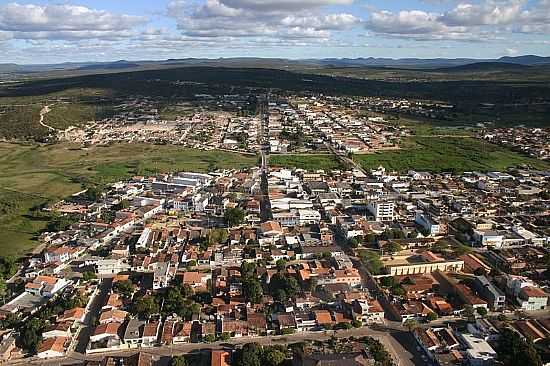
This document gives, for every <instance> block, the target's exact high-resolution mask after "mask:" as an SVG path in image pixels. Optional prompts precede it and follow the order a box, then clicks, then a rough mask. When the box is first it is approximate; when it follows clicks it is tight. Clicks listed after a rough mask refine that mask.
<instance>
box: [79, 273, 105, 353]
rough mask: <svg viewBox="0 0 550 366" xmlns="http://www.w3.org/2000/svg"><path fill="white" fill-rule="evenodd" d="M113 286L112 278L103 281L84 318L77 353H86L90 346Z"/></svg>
mask: <svg viewBox="0 0 550 366" xmlns="http://www.w3.org/2000/svg"><path fill="white" fill-rule="evenodd" d="M112 284H113V279H112V278H104V279H103V280H101V284H100V285H99V292H98V294H97V295H96V296H95V297H94V300H93V302H92V304H91V305H90V307H89V309H88V312H87V313H86V315H85V317H84V325H83V326H82V328H81V329H80V333H79V334H78V343H77V345H76V347H75V351H76V352H77V353H82V354H84V353H86V347H87V346H88V341H89V340H90V336H91V335H92V331H93V329H94V323H95V320H96V319H98V317H99V312H100V311H101V308H102V307H103V305H104V304H105V301H106V299H107V295H108V294H109V291H110V289H111V286H112Z"/></svg>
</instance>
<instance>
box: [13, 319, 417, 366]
mask: <svg viewBox="0 0 550 366" xmlns="http://www.w3.org/2000/svg"><path fill="white" fill-rule="evenodd" d="M365 336H370V337H373V338H375V339H378V340H379V341H380V342H382V344H384V346H385V347H386V349H387V350H388V352H390V354H391V355H392V357H393V358H394V359H395V360H396V361H397V363H396V364H397V365H399V366H412V365H425V362H424V361H423V360H422V358H421V355H420V354H419V352H418V351H417V350H416V348H415V342H414V338H413V337H412V336H411V334H410V333H408V332H406V331H405V330H402V329H400V328H396V327H391V326H389V327H388V326H373V327H362V328H357V329H350V330H337V331H321V332H303V333H295V334H291V335H284V336H264V337H242V338H231V339H230V340H228V341H226V342H215V343H184V344H178V345H163V346H160V347H149V348H139V349H138V348H132V349H125V350H119V351H113V352H103V353H100V354H82V353H79V352H74V351H73V352H70V353H69V354H68V355H67V356H65V357H62V358H52V359H49V360H47V359H46V360H44V359H36V358H34V359H31V360H28V359H25V360H20V361H15V362H13V364H18V365H22V364H31V365H43V366H50V365H51V366H54V365H75V364H79V363H82V362H84V361H99V360H101V359H103V358H104V357H106V356H130V355H133V354H135V353H137V352H144V353H147V354H150V355H152V356H154V357H156V358H162V357H170V356H176V355H183V354H188V353H195V352H197V351H200V350H210V349H232V348H234V347H236V346H239V345H243V344H246V343H250V342H256V343H259V344H262V345H271V344H290V343H296V342H304V341H311V340H316V341H323V340H328V339H330V338H331V337H336V338H349V337H356V338H358V337H365Z"/></svg>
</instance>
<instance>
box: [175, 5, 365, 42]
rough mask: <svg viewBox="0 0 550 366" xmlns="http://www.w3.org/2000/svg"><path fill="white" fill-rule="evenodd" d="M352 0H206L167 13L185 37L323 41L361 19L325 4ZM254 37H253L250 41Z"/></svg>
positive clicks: (177, 6)
mask: <svg viewBox="0 0 550 366" xmlns="http://www.w3.org/2000/svg"><path fill="white" fill-rule="evenodd" d="M352 1H353V0H300V1H297V0H278V1H274V0H206V1H204V2H203V3H200V4H199V5H190V4H188V3H187V2H185V0H183V1H182V0H173V1H171V2H170V3H169V4H168V8H167V14H168V15H169V16H171V17H173V18H174V19H175V20H176V23H177V27H178V29H179V30H181V32H182V34H183V35H184V36H186V37H196V38H219V39H220V40H221V39H222V38H224V37H232V42H233V43H235V44H239V42H256V41H258V40H259V38H262V39H263V41H265V40H266V39H270V42H271V41H273V40H286V41H288V40H291V39H295V40H305V39H308V40H309V41H308V42H319V41H326V40H327V39H329V38H330V37H331V32H336V31H341V30H346V29H350V28H352V27H353V26H355V25H356V24H358V23H359V22H360V19H359V18H358V17H356V16H354V15H352V14H347V13H329V14H326V13H324V12H323V10H324V9H323V8H324V7H326V6H328V5H346V4H351V3H352ZM253 38H256V39H255V40H253Z"/></svg>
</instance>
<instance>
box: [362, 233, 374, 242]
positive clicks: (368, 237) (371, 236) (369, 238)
mask: <svg viewBox="0 0 550 366" xmlns="http://www.w3.org/2000/svg"><path fill="white" fill-rule="evenodd" d="M365 242H366V243H368V244H371V245H374V244H376V235H375V234H374V233H368V234H367V235H366V236H365Z"/></svg>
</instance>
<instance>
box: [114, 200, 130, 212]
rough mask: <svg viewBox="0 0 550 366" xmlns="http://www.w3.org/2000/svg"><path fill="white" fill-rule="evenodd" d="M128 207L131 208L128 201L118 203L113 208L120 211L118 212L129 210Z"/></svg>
mask: <svg viewBox="0 0 550 366" xmlns="http://www.w3.org/2000/svg"><path fill="white" fill-rule="evenodd" d="M128 207H130V201H128V200H121V201H120V202H119V203H117V204H116V205H114V206H113V209H114V210H115V211H118V210H125V209H127V208H128Z"/></svg>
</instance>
